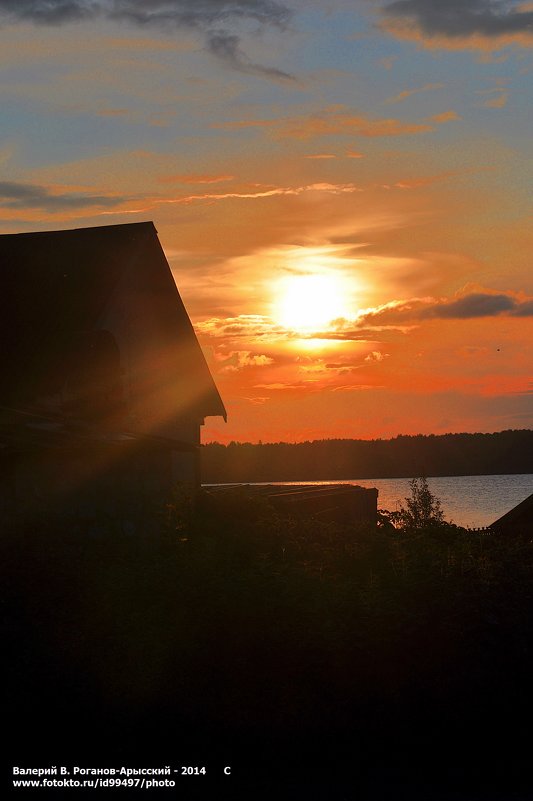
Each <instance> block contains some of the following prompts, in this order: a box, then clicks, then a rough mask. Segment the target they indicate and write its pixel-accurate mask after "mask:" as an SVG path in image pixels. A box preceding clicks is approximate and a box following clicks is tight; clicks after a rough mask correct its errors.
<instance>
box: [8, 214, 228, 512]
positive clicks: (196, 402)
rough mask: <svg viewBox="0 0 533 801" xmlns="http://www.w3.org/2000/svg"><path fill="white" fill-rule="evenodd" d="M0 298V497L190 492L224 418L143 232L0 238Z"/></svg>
mask: <svg viewBox="0 0 533 801" xmlns="http://www.w3.org/2000/svg"><path fill="white" fill-rule="evenodd" d="M0 292H1V308H2V313H1V315H0V343H1V345H0V377H1V387H0V453H1V454H2V455H1V458H0V466H1V469H2V475H3V481H2V486H3V488H4V501H5V498H6V497H11V498H12V497H17V498H21V497H31V496H32V494H33V495H35V496H37V497H40V498H44V499H46V500H50V499H61V502H63V503H65V504H67V505H68V503H67V501H66V500H65V499H66V498H67V497H73V496H75V497H76V498H77V500H76V503H77V504H78V506H77V508H80V504H81V506H83V504H84V503H85V506H86V507H87V508H90V507H91V506H92V507H94V505H95V504H96V505H98V503H103V501H101V500H98V499H102V498H103V497H104V496H105V495H106V493H107V495H108V496H109V499H110V500H108V502H109V503H111V504H113V503H117V498H119V497H121V496H120V492H119V491H118V490H119V489H121V490H122V491H123V496H124V493H126V495H127V496H128V497H130V498H132V499H133V500H134V501H135V502H140V500H139V499H142V498H143V497H145V496H146V497H155V496H156V495H157V494H158V493H159V495H162V494H163V493H164V492H166V491H168V489H169V488H170V487H171V486H172V484H173V483H174V482H176V481H178V480H181V481H189V482H191V483H193V484H195V485H198V484H199V480H200V478H199V444H200V426H201V425H202V424H203V422H204V418H205V417H207V416H211V415H215V416H216V415H221V416H223V417H224V418H225V417H226V412H225V409H224V405H223V403H222V401H221V398H220V395H219V393H218V391H217V389H216V386H215V384H214V382H213V379H212V377H211V374H210V372H209V369H208V367H207V364H206V362H205V359H204V356H203V354H202V351H201V348H200V345H199V343H198V341H197V339H196V335H195V333H194V330H193V327H192V325H191V322H190V320H189V317H188V315H187V312H186V310H185V307H184V305H183V303H182V300H181V298H180V296H179V293H178V291H177V289H176V285H175V283H174V279H173V277H172V273H171V271H170V268H169V265H168V262H167V260H166V258H165V255H164V253H163V250H162V248H161V245H160V243H159V240H158V238H157V232H156V229H155V227H154V225H153V223H151V222H145V223H133V224H129V225H112V226H104V227H98V228H82V229H78V230H68V231H50V232H40V233H28V234H13V235H11V234H9V235H3V236H0ZM87 492H88V493H89V494H88V495H87ZM84 493H85V495H84ZM83 498H84V500H80V499H83ZM106 508H107V507H106Z"/></svg>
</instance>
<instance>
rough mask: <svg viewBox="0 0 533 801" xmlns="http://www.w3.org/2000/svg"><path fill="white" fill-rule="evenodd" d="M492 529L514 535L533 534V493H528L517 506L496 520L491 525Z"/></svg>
mask: <svg viewBox="0 0 533 801" xmlns="http://www.w3.org/2000/svg"><path fill="white" fill-rule="evenodd" d="M489 528H490V529H491V531H494V532H496V533H497V534H509V535H512V536H516V535H518V536H523V537H532V536H533V495H528V497H527V498H525V499H524V500H523V501H521V502H520V503H519V504H517V506H514V507H513V508H512V509H510V510H509V511H508V512H506V514H504V515H502V517H499V518H498V520H495V521H494V523H491V525H490V526H489Z"/></svg>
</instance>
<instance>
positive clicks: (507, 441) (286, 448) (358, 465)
mask: <svg viewBox="0 0 533 801" xmlns="http://www.w3.org/2000/svg"><path fill="white" fill-rule="evenodd" d="M201 453H202V481H203V482H204V483H213V484H214V483H227V482H229V483H231V482H250V481H328V480H341V479H342V480H348V479H357V478H410V477H412V476H461V475H463V476H465V475H474V476H475V475H498V474H504V473H533V431H531V430H528V429H526V430H520V431H514V430H511V431H500V432H498V433H495V434H443V435H439V436H436V435H433V434H431V435H429V436H424V435H421V434H419V435H416V436H404V435H402V436H398V437H395V438H394V439H389V440H381V439H378V440H360V439H326V440H315V441H313V442H302V443H297V444H290V443H286V442H276V443H267V444H261V443H260V444H257V445H255V444H251V443H249V442H243V443H239V442H230V443H229V445H220V444H219V443H210V444H208V445H205V446H204V447H203V448H202V451H201Z"/></svg>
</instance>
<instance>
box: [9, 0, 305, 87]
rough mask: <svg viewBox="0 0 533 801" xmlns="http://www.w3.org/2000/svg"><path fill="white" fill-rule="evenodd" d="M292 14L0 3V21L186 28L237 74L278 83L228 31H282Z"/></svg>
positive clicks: (225, 0) (45, 0)
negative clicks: (247, 26) (245, 27)
mask: <svg viewBox="0 0 533 801" xmlns="http://www.w3.org/2000/svg"><path fill="white" fill-rule="evenodd" d="M291 15H292V13H291V11H290V9H289V8H288V6H286V5H285V4H284V3H282V2H279V0H194V2H191V0H149V2H148V0H0V20H3V21H7V22H32V23H34V24H37V25H64V24H67V23H71V22H83V21H85V20H87V21H88V20H95V19H106V20H115V21H117V22H123V23H126V24H129V25H134V26H137V27H142V28H158V29H160V30H164V31H168V30H169V29H170V30H172V29H179V28H187V29H192V30H198V31H200V32H202V33H203V34H204V35H205V41H206V46H207V49H208V50H209V51H210V52H211V53H213V54H214V55H215V56H216V57H217V58H219V59H220V60H222V61H223V62H224V63H226V64H227V65H228V66H230V67H232V68H233V69H235V70H238V71H239V72H246V73H249V74H253V75H259V76H261V77H265V78H269V79H273V80H277V81H294V80H295V79H294V77H293V76H292V75H289V74H288V73H286V72H283V71H282V70H279V69H277V68H276V67H265V66H263V65H261V64H257V63H255V62H253V61H252V60H251V59H250V58H248V56H247V55H246V54H245V53H244V52H243V51H242V49H241V46H240V37H239V36H238V35H237V34H235V32H234V31H233V30H232V26H235V25H239V24H240V23H250V22H251V23H255V24H256V25H257V26H259V27H267V26H270V27H272V26H274V27H277V28H282V27H284V26H285V25H286V24H287V22H288V21H289V19H290V17H291ZM228 26H229V30H228Z"/></svg>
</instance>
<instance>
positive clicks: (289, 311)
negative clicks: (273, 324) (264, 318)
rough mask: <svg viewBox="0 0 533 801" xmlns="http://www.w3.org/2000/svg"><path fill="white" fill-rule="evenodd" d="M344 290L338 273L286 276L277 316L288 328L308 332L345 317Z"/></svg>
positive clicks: (278, 303)
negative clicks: (336, 274)
mask: <svg viewBox="0 0 533 801" xmlns="http://www.w3.org/2000/svg"><path fill="white" fill-rule="evenodd" d="M344 297H345V293H344V291H343V284H342V281H341V279H340V278H338V277H337V276H335V275H298V276H291V277H290V278H286V279H284V281H283V282H282V285H281V287H280V293H279V298H278V301H277V304H276V311H275V314H276V318H277V319H278V321H279V322H280V323H281V324H282V325H284V326H285V327H286V328H291V329H293V330H295V331H301V332H309V331H313V330H318V329H320V328H321V327H323V326H326V325H327V324H328V323H330V322H331V321H332V320H335V319H337V318H339V317H346V316H347V310H346V305H345V300H344Z"/></svg>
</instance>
